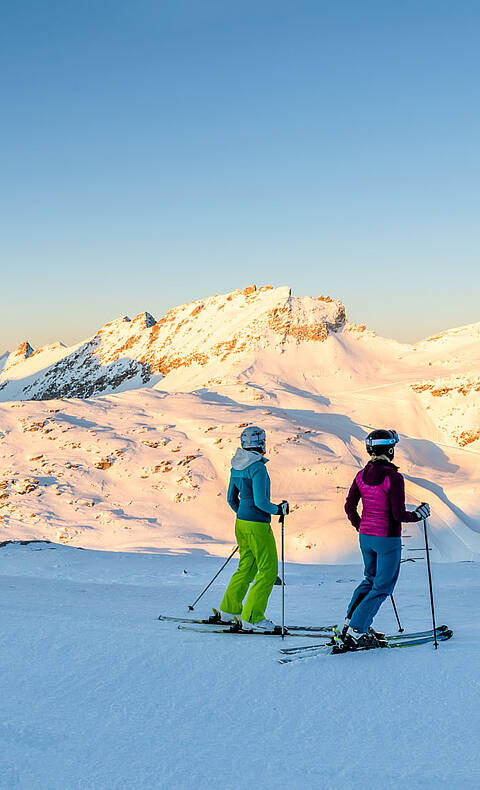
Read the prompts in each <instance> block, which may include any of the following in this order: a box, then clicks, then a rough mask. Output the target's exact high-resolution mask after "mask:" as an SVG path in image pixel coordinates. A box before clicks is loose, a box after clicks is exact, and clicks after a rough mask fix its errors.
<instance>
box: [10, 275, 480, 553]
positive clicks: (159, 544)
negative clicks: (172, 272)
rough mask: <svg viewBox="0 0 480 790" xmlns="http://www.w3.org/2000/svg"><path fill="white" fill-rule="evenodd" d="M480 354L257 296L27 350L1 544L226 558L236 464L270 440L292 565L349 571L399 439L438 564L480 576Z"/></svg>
mask: <svg viewBox="0 0 480 790" xmlns="http://www.w3.org/2000/svg"><path fill="white" fill-rule="evenodd" d="M479 337H480V324H474V325H472V326H468V327H463V328H460V329H455V330H449V331H447V332H444V333H442V334H440V335H439V336H437V337H435V338H430V339H427V340H425V341H422V342H420V343H418V344H416V345H414V346H409V345H406V344H400V343H397V342H396V341H394V340H389V339H385V338H380V337H378V336H376V335H375V334H374V333H372V332H369V331H368V330H366V329H365V328H363V327H357V326H354V325H352V324H350V323H348V321H346V317H345V310H344V308H343V305H342V304H341V303H340V302H338V301H333V300H331V299H329V298H328V297H319V298H317V299H313V298H312V297H298V298H297V297H293V296H292V295H291V293H290V290H289V289H288V288H277V289H272V288H269V287H265V288H261V289H258V290H257V289H255V288H254V287H251V288H247V289H245V290H244V291H235V292H233V293H232V294H225V295H220V296H214V297H210V298H209V299H205V300H202V301H200V302H196V303H193V304H190V305H181V306H180V307H178V308H176V309H175V310H172V311H170V313H169V314H167V316H165V317H164V318H163V319H160V321H158V322H157V321H155V319H153V318H152V316H151V315H150V314H148V313H142V314H140V316H137V318H136V319H134V320H133V321H130V320H129V319H127V318H122V319H118V320H117V321H113V322H111V323H110V324H107V325H106V327H103V329H101V330H99V332H98V333H97V334H96V335H95V336H94V338H91V339H90V340H89V341H86V342H84V343H81V344H79V345H78V346H76V347H74V349H71V348H70V349H66V348H64V347H62V346H61V345H58V346H55V347H53V348H49V349H47V350H43V351H42V350H40V351H38V352H35V351H33V350H32V348H31V346H29V345H28V344H23V345H22V347H21V348H20V350H17V352H18V353H17V352H15V353H14V354H13V355H10V356H9V357H8V358H7V360H6V362H5V367H4V371H3V373H2V374H0V387H2V386H3V389H1V390H0V397H3V398H5V399H8V398H11V399H12V400H10V401H8V400H5V402H3V403H0V537H3V538H7V539H8V538H12V537H16V538H21V537H30V536H33V537H47V538H50V539H54V540H60V541H62V542H64V543H70V544H73V545H80V546H84V547H89V548H108V549H123V550H129V551H144V550H148V549H150V548H153V549H155V548H163V549H170V550H182V549H189V548H197V549H198V548H203V549H205V550H207V551H209V552H212V553H215V552H217V553H220V554H226V553H228V551H229V549H230V546H231V544H232V540H233V539H234V538H233V529H232V513H231V511H230V510H229V508H228V507H227V505H226V503H225V492H226V484H227V481H228V472H229V464H230V458H231V456H232V454H233V452H234V450H235V448H236V446H237V443H238V436H239V434H240V432H241V429H242V427H243V426H244V425H245V424H248V423H260V424H261V425H262V426H263V427H264V428H265V429H266V431H267V434H268V455H269V458H270V466H269V469H270V472H271V476H272V483H273V494H272V495H273V498H274V500H278V501H280V500H281V499H282V498H283V497H285V498H287V499H288V500H289V501H290V502H291V503H292V514H291V516H290V518H289V520H288V531H287V532H288V534H287V550H288V556H289V558H290V559H291V560H297V561H302V562H313V561H319V562H347V561H353V560H354V559H358V552H357V546H356V535H355V533H354V532H353V530H352V529H351V528H350V526H349V525H348V524H347V523H346V519H345V515H344V512H343V502H344V499H345V495H346V492H347V490H348V487H349V485H350V483H351V481H352V479H353V477H354V475H355V473H356V472H357V470H358V469H359V468H361V466H362V465H363V464H364V462H365V460H366V458H365V450H364V438H365V436H366V434H367V433H368V432H369V430H371V429H372V428H373V427H379V426H383V427H395V428H396V429H397V431H398V432H399V434H400V435H401V442H400V445H399V447H398V449H397V454H396V458H397V462H398V464H399V465H400V468H401V471H402V472H403V473H404V474H405V476H406V480H407V501H408V503H409V504H410V505H411V506H416V505H417V504H419V502H421V501H428V502H429V503H430V505H431V507H432V511H433V515H432V518H431V525H432V529H433V548H434V552H435V557H436V558H437V559H441V560H453V561H458V560H470V559H478V558H479V557H480V504H479V503H480V496H479V494H480V469H479V463H478V460H479V452H480V409H479V397H480V395H479V393H480V383H479V382H480V350H479V349H480V346H479V343H478V340H479ZM4 361H5V360H4ZM1 382H3V383H1ZM98 392H103V393H104V394H98ZM78 394H82V396H89V397H82V398H77V397H71V396H72V395H78ZM53 395H62V396H63V397H61V398H59V397H55V398H53ZM90 396H92V397H90ZM26 398H29V400H26ZM41 398H48V399H44V400H41ZM50 398H51V399H50ZM406 540H410V543H412V544H413V543H414V542H415V536H414V534H412V536H411V537H410V538H406Z"/></svg>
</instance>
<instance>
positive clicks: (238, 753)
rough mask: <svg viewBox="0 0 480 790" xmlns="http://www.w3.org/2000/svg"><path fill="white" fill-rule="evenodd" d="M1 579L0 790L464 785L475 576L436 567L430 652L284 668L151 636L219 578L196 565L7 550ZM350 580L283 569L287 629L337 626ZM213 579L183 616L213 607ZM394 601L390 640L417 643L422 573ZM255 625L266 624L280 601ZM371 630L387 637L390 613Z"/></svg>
mask: <svg viewBox="0 0 480 790" xmlns="http://www.w3.org/2000/svg"><path fill="white" fill-rule="evenodd" d="M0 563H1V567H2V575H1V576H0V585H1V590H0V594H1V599H2V612H1V629H0V642H1V649H2V673H1V679H0V688H1V698H2V721H1V723H0V732H1V736H2V746H3V748H2V751H1V754H0V787H1V788H2V790H66V789H67V788H68V790H86V789H87V788H88V790H132V788H135V790H159V788H161V790H192V788H198V789H199V790H203V789H204V788H205V789H207V788H208V789H209V790H245V788H252V787H256V788H261V790H278V788H279V787H281V788H288V790H301V789H302V788H306V787H308V788H322V790H338V788H341V789H342V790H371V788H375V790H377V788H378V789H380V788H381V790H404V788H408V790H439V788H444V787H445V788H447V787H448V788H451V790H461V789H462V788H465V787H472V788H475V787H478V786H479V784H480V761H479V751H478V729H479V725H480V712H479V711H480V705H479V684H478V666H479V661H480V648H479V625H478V617H477V607H478V598H479V594H480V565H479V564H478V563H459V564H455V563H451V564H441V565H434V568H433V571H434V581H435V589H436V603H437V612H438V618H439V620H441V621H442V622H446V623H448V624H449V625H450V626H452V627H453V628H454V630H455V636H454V638H453V639H451V640H450V641H449V642H446V643H444V644H440V646H439V649H438V651H435V650H434V649H433V648H432V647H431V646H424V647H415V648H411V649H406V650H392V651H378V652H367V653H362V654H357V655H347V656H336V657H329V658H325V657H324V658H311V659H308V660H305V661H301V662H298V663H297V664H289V665H285V666H281V665H280V664H278V663H277V662H276V659H277V657H278V655H279V654H278V649H279V647H280V640H277V639H275V638H273V639H272V638H268V637H253V638H252V637H235V636H224V635H218V636H214V635H209V634H192V633H187V632H180V631H178V630H177V629H176V627H175V625H174V624H170V623H160V622H158V620H156V618H157V616H158V614H159V613H160V612H164V613H165V612H169V613H177V614H182V615H184V614H185V610H186V607H187V604H188V603H190V602H191V601H192V600H193V599H194V597H195V596H196V595H197V594H198V592H199V591H200V590H201V589H202V588H203V587H204V585H205V584H206V583H207V581H208V580H209V579H210V578H211V576H213V574H214V572H215V571H216V569H217V568H218V565H219V561H218V559H215V558H212V557H209V556H208V555H206V554H204V553H203V552H202V551H192V552H188V553H186V554H184V555H174V556H167V555H165V554H162V553H150V554H131V553H130V554H124V553H121V552H116V553H108V552H92V551H78V550H75V549H74V548H72V547H63V546H58V545H46V544H30V545H28V546H12V545H9V546H6V547H4V548H2V549H1V550H0ZM233 566H234V561H232V566H231V569H232V570H233ZM358 576H359V568H358V566H337V567H332V566H309V565H303V566H300V565H288V566H287V575H286V580H287V587H286V595H287V620H289V621H296V622H299V621H302V622H303V621H305V620H306V621H309V622H312V621H315V622H317V623H318V622H321V623H330V622H332V620H333V621H335V620H338V619H340V618H341V617H342V616H343V613H344V608H345V604H346V602H347V600H348V598H349V595H350V593H351V591H352V588H353V586H354V585H355V583H356V581H357V580H358ZM226 579H227V574H224V575H223V577H221V578H220V579H219V580H218V581H217V582H216V583H215V584H214V586H213V587H212V588H211V590H210V591H209V592H208V594H207V595H206V596H205V606H204V607H203V608H201V607H199V611H201V612H204V613H205V612H206V611H207V609H208V607H209V606H211V605H215V604H218V599H219V597H220V595H221V593H222V590H223V585H224V584H225V582H226ZM395 594H396V602H397V606H398V609H399V612H400V616H401V618H402V621H403V625H404V626H405V628H406V629H408V630H417V629H422V628H425V627H428V626H429V622H430V621H429V610H428V592H427V582H426V574H425V567H424V564H423V563H420V562H417V563H410V562H409V563H406V564H404V565H403V566H402V572H401V576H400V581H399V584H398V587H397V589H396V593H395ZM269 614H270V615H271V616H272V617H274V619H277V620H278V618H279V615H280V589H279V588H274V591H273V594H272V598H271V603H270V606H269ZM376 622H377V626H378V627H379V628H383V629H386V630H387V631H393V630H394V629H395V621H394V617H393V613H392V610H391V607H389V605H388V602H386V603H385V605H384V606H383V608H382V609H381V611H380V614H379V616H378V618H377V621H376ZM242 640H243V641H242ZM312 641H313V640H305V642H309V643H311V642H312ZM287 643H289V644H292V645H293V644H295V645H297V644H302V640H301V639H293V638H287Z"/></svg>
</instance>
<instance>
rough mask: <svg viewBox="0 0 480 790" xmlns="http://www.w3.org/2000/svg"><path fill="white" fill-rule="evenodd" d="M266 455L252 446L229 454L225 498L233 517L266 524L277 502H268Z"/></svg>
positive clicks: (275, 509)
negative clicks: (230, 463) (228, 475)
mask: <svg viewBox="0 0 480 790" xmlns="http://www.w3.org/2000/svg"><path fill="white" fill-rule="evenodd" d="M266 463H267V459H266V458H264V457H263V455H261V454H260V453H257V452H254V451H252V450H243V449H240V448H239V449H238V450H237V452H236V453H235V455H234V456H233V458H232V468H231V470H230V484H229V486H228V493H227V501H228V504H229V505H230V507H231V508H232V510H234V511H235V513H236V514H237V518H239V519H241V520H242V521H257V522H261V523H263V524H270V521H271V518H272V514H273V515H275V514H277V513H278V505H274V504H273V502H270V477H269V475H268V472H267V470H266V467H265V464H266Z"/></svg>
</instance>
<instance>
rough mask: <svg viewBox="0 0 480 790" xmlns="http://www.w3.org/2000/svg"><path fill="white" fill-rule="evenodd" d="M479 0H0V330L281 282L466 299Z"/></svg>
mask: <svg viewBox="0 0 480 790" xmlns="http://www.w3.org/2000/svg"><path fill="white" fill-rule="evenodd" d="M479 75H480V3H478V2H476V1H473V0H472V1H469V0H455V2H451V0H449V1H448V2H446V1H445V0H434V1H433V0H432V1H431V0H402V1H401V2H388V1H386V0H342V1H341V2H334V1H333V0H329V2H324V0H291V1H290V0H242V2H233V0H232V1H229V0H59V1H58V2H53V0H35V1H34V0H22V2H18V0H3V2H2V3H1V4H0V100H1V119H2V120H1V127H0V128H1V133H0V140H1V145H0V173H1V175H0V256H1V257H0V261H1V266H2V277H1V281H0V284H1V311H0V315H1V319H0V320H1V333H0V352H1V351H2V350H3V349H6V348H10V349H11V348H12V347H14V346H15V345H17V344H18V343H19V342H20V341H21V340H23V339H25V338H28V339H29V340H30V341H31V342H32V344H33V345H34V346H35V347H38V346H39V345H41V344H43V343H46V342H51V341H53V340H55V339H57V338H59V339H62V340H63V341H65V342H67V343H72V342H74V341H78V340H80V339H82V338H83V337H86V336H87V335H89V334H92V333H93V332H94V331H95V329H97V328H98V327H99V326H101V325H102V324H103V323H105V322H106V321H107V320H110V319H112V318H114V317H116V316H118V315H122V314H129V315H134V314H136V313H138V312H140V311H141V310H145V309H146V310H149V311H150V312H152V313H153V314H154V315H155V316H156V317H160V315H161V314H162V313H163V312H165V311H166V310H167V309H168V308H170V307H171V306H173V305H175V304H178V303H181V302H186V301H191V300H193V299H197V298H201V297H203V296H207V295H210V294H212V293H219V292H224V291H230V290H233V289H234V288H236V287H244V286H245V285H247V284H249V283H252V282H256V283H257V284H258V285H260V284H265V283H271V284H273V285H284V284H285V285H286V284H288V285H291V286H292V287H293V289H294V292H295V293H296V294H297V295H302V294H311V295H317V294H320V293H322V294H329V295H331V296H333V297H336V298H340V299H342V300H343V301H344V302H345V304H346V307H347V312H348V315H349V317H350V318H351V319H352V320H354V321H357V322H359V323H367V324H368V325H369V326H370V327H371V328H373V329H376V330H377V331H378V332H379V333H381V334H385V335H389V336H394V337H397V338H398V339H416V338H418V337H421V336H424V335H427V334H430V333H433V332H435V331H436V330H438V329H440V328H445V327H448V326H454V325H459V324H465V323H470V322H474V321H480V299H479V296H480V255H479V242H480V225H479V217H480V199H479V198H480V167H479V140H480V89H479V85H480V80H479Z"/></svg>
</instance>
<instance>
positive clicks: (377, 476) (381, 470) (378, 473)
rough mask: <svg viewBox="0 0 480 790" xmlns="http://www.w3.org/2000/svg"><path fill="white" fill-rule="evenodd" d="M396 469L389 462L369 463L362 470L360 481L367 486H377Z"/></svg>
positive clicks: (396, 467)
mask: <svg viewBox="0 0 480 790" xmlns="http://www.w3.org/2000/svg"><path fill="white" fill-rule="evenodd" d="M396 469H398V466H395V464H392V463H390V461H384V460H383V459H382V460H381V461H369V463H368V464H367V465H366V467H365V468H364V470H363V474H362V479H363V482H364V483H366V484H367V485H368V486H379V485H380V484H381V483H383V481H384V480H385V478H386V477H387V475H389V474H391V472H394V471H395V470H396Z"/></svg>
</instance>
